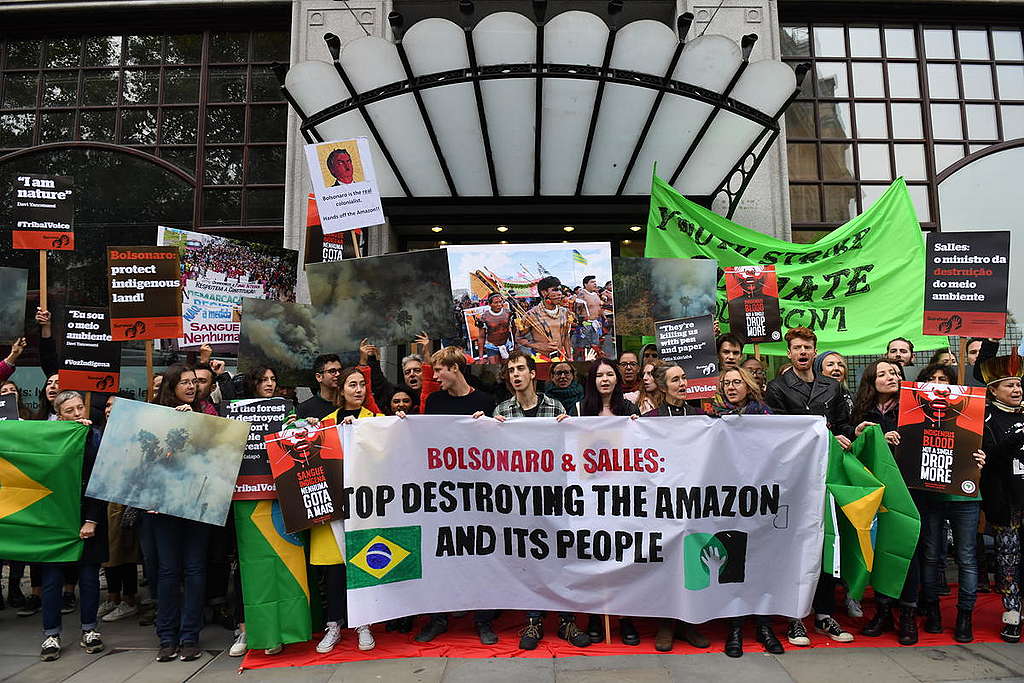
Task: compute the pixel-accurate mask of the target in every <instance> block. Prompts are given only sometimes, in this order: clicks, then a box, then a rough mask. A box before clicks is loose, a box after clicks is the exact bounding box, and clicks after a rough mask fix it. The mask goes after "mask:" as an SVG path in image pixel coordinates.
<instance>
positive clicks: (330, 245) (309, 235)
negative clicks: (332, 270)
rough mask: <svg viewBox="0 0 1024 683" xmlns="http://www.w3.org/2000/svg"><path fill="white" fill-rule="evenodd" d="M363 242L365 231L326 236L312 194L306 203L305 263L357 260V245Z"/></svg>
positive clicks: (334, 233) (359, 230) (358, 230)
mask: <svg viewBox="0 0 1024 683" xmlns="http://www.w3.org/2000/svg"><path fill="white" fill-rule="evenodd" d="M362 241H363V230H362V229H361V228H357V229H355V230H353V231H352V232H351V235H346V234H345V233H343V232H333V233H328V234H326V235H325V234H324V230H323V226H321V225H320V213H319V212H318V211H317V210H316V200H315V199H314V198H313V195H312V194H310V195H309V198H308V200H307V202H306V242H305V245H306V253H305V255H304V258H303V261H302V262H303V263H304V264H306V265H309V264H310V263H323V262H325V261H326V262H328V263H331V262H334V261H341V260H342V259H345V258H355V257H356V256H357V254H356V244H357V243H361V242H362Z"/></svg>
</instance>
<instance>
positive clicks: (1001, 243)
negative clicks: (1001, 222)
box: [924, 230, 1010, 339]
mask: <svg viewBox="0 0 1024 683" xmlns="http://www.w3.org/2000/svg"><path fill="white" fill-rule="evenodd" d="M1009 278H1010V233H1009V231H1007V230H994V231H989V232H930V233H928V252H927V254H926V256H925V283H924V333H925V334H944V335H957V336H959V337H991V338H993V339H1001V338H1003V337H1004V336H1006V290H1007V286H1008V283H1009Z"/></svg>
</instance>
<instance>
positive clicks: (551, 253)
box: [448, 242, 616, 364]
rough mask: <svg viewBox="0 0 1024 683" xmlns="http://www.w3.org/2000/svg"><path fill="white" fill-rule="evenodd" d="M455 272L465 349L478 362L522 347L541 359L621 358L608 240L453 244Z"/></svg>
mask: <svg viewBox="0 0 1024 683" xmlns="http://www.w3.org/2000/svg"><path fill="white" fill-rule="evenodd" d="M448 268H449V270H450V271H451V280H452V291H451V300H452V301H453V302H454V304H455V308H456V309H457V310H458V311H459V312H460V318H461V320H460V322H462V325H461V328H462V334H463V337H462V338H461V340H459V344H460V345H461V346H462V347H463V348H465V349H467V350H470V351H469V352H470V353H472V354H473V355H474V357H475V358H476V359H477V361H478V362H483V363H493V364H500V363H501V362H502V360H503V359H504V358H507V357H508V354H509V352H511V351H512V350H513V349H516V348H518V349H520V350H522V351H523V352H524V353H527V354H529V355H531V356H533V358H534V359H535V360H536V361H537V362H551V361H556V360H569V361H572V360H585V359H588V358H600V357H605V356H608V357H614V356H615V334H616V329H615V320H614V311H615V304H614V299H613V296H612V267H611V247H610V246H609V245H608V244H607V243H596V242H585V243H578V244H568V243H561V244H515V245H506V244H490V245H473V246H451V247H448ZM484 307H486V308H484ZM466 311H471V313H470V314H469V315H465V314H464V312H466Z"/></svg>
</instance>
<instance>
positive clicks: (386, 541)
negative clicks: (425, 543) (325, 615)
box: [345, 526, 423, 590]
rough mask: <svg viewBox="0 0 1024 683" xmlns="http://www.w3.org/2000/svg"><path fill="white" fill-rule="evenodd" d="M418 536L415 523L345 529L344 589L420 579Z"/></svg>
mask: <svg viewBox="0 0 1024 683" xmlns="http://www.w3.org/2000/svg"><path fill="white" fill-rule="evenodd" d="M421 536H422V533H421V529H420V527H418V526H396V527H391V528H390V529H362V530H359V531H347V532H345V550H346V553H345V554H346V555H347V556H348V558H349V560H348V575H347V578H348V589H349V590H353V589H355V588H366V587H368V586H380V585H382V584H385V583H396V582H398V581H409V580H411V579H419V578H422V577H423V561H422V555H421V553H420V540H421Z"/></svg>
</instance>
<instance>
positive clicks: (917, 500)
mask: <svg viewBox="0 0 1024 683" xmlns="http://www.w3.org/2000/svg"><path fill="white" fill-rule="evenodd" d="M910 497H911V498H913V499H914V505H915V506H916V507H917V511H918V513H919V514H920V515H921V517H922V519H923V518H924V513H923V512H922V510H925V509H927V507H928V494H927V493H925V492H924V491H917V490H912V491H911V492H910ZM923 539H924V522H923V521H922V523H921V531H920V532H919V534H918V537H917V544H916V545H915V546H914V554H913V556H911V558H910V565H909V566H908V567H907V578H906V580H905V581H904V582H903V590H902V591H900V594H899V596H895V595H884V594H882V593H879V592H877V591H876V592H875V602H876V603H878V604H879V605H889V606H892V605H893V604H894V603H896V602H899V604H900V606H902V607H917V597H918V593H919V592H920V590H921V569H922V563H923V559H922V555H924V541H923ZM975 577H977V572H975ZM975 589H977V583H975Z"/></svg>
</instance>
